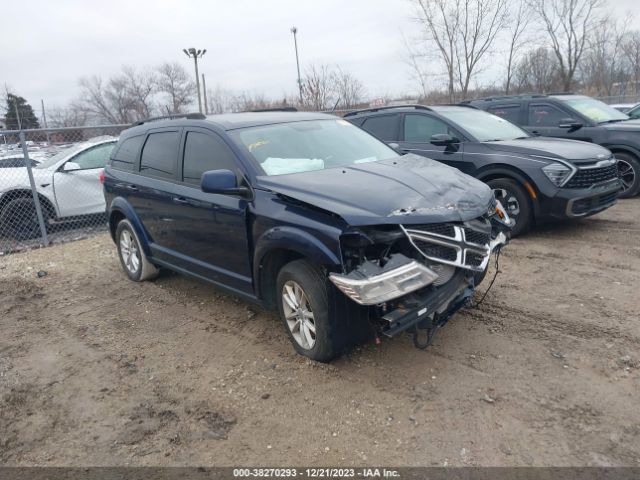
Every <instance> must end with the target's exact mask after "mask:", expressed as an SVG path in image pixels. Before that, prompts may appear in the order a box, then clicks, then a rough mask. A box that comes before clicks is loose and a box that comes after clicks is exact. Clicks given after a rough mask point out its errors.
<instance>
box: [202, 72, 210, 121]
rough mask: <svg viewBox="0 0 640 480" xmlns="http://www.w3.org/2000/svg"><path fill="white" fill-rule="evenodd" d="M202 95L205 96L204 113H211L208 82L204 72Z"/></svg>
mask: <svg viewBox="0 0 640 480" xmlns="http://www.w3.org/2000/svg"><path fill="white" fill-rule="evenodd" d="M202 96H203V97H204V114H205V115H209V107H208V106H207V82H205V81H204V73H203V74H202Z"/></svg>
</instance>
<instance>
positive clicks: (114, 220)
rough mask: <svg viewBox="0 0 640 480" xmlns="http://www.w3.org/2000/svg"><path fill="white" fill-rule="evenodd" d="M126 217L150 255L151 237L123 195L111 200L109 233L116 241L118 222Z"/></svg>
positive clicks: (143, 247) (145, 250)
mask: <svg viewBox="0 0 640 480" xmlns="http://www.w3.org/2000/svg"><path fill="white" fill-rule="evenodd" d="M124 219H126V220H129V222H130V223H131V225H132V226H133V228H134V229H135V231H136V235H138V239H139V240H140V243H141V244H142V245H141V247H142V249H143V250H144V253H145V254H146V255H149V256H150V255H151V249H150V248H149V243H150V242H151V239H150V238H149V235H148V234H147V231H146V230H145V228H144V226H143V225H142V222H141V221H140V218H139V217H138V215H137V214H136V212H135V210H134V209H133V207H132V206H131V204H130V203H129V202H127V201H126V200H125V199H124V198H122V197H116V198H115V199H114V200H113V201H112V202H111V205H110V207H109V212H108V221H109V233H110V234H111V238H112V239H113V241H114V242H115V241H116V238H115V236H116V228H117V227H118V223H119V222H120V221H121V220H124Z"/></svg>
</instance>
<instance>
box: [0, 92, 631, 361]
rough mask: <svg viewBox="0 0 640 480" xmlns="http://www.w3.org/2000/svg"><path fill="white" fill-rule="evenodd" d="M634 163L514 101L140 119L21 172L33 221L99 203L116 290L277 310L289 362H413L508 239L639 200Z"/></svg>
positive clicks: (621, 120)
mask: <svg viewBox="0 0 640 480" xmlns="http://www.w3.org/2000/svg"><path fill="white" fill-rule="evenodd" d="M553 137H556V138H553ZM558 137H560V138H558ZM585 140H587V141H585ZM639 152H640V122H634V121H633V120H630V119H629V118H628V117H627V116H626V115H625V114H623V113H621V112H619V111H617V110H615V109H612V108H610V107H607V106H606V105H604V104H602V103H601V102H597V101H594V100H593V99H590V98H588V97H583V96H578V95H551V96H546V95H544V96H543V95H527V96H510V97H495V98H487V99H480V100H474V101H470V102H465V103H463V104H460V105H450V106H433V107H427V106H422V105H405V106H394V107H379V108H370V109H364V110H360V111H355V112H351V113H349V114H347V115H346V116H345V117H344V118H337V117H334V116H332V115H326V114H319V113H310V112H304V113H302V112H291V111H286V112H282V111H281V112H274V111H263V112H247V113H239V114H225V115H212V116H208V117H205V116H204V115H201V114H189V115H182V116H178V117H176V116H172V117H171V118H164V119H162V118H160V119H150V120H148V121H143V122H138V124H136V125H135V126H133V127H132V128H130V129H128V130H126V131H124V132H123V133H122V134H121V136H120V138H119V139H118V140H117V143H116V139H115V138H101V139H94V140H93V141H91V142H86V143H83V144H79V145H76V146H74V147H72V148H70V149H68V150H66V151H64V152H61V153H60V154H58V155H56V156H54V157H51V158H49V159H46V160H44V161H41V162H39V163H37V164H35V166H34V169H33V171H34V176H35V177H36V183H37V188H38V194H39V195H40V198H41V203H42V204H43V205H44V209H45V211H46V216H47V219H48V220H52V221H64V219H65V218H74V217H77V216H80V215H88V214H96V213H103V212H105V205H106V214H107V218H108V224H109V230H110V232H111V236H112V238H113V240H114V242H115V244H116V246H117V250H118V255H119V258H120V262H121V264H122V268H123V270H124V272H125V273H126V275H127V276H128V277H129V278H130V279H131V280H133V281H144V280H149V279H152V278H154V277H155V276H156V275H157V274H158V272H159V269H160V268H167V269H171V270H174V271H177V272H180V273H184V274H188V275H191V276H194V277H196V278H199V279H201V280H205V281H208V282H211V283H213V284H214V285H216V286H218V287H220V288H222V289H224V290H226V291H228V292H230V293H232V294H234V295H238V296H240V297H243V298H245V299H247V300H249V301H252V302H255V303H257V304H260V305H262V306H264V307H265V308H270V309H274V310H277V311H278V313H279V316H280V318H281V321H282V323H283V325H284V327H285V330H286V332H287V334H288V335H289V338H290V340H291V342H292V344H293V346H294V348H295V350H296V351H297V352H299V353H300V354H302V355H305V356H308V357H309V358H312V359H314V360H318V361H329V360H331V359H332V358H335V357H336V356H338V355H340V354H341V353H342V352H344V351H345V350H347V349H348V348H349V347H350V346H352V345H354V344H356V343H359V342H362V341H366V340H368V339H371V338H377V337H379V336H381V335H385V336H388V337H394V336H396V335H398V334H400V333H401V332H411V333H412V334H413V336H414V343H415V344H416V346H418V347H421V348H423V347H426V346H428V345H429V344H430V343H431V342H432V340H433V336H434V334H435V332H436V331H437V330H438V329H439V328H441V327H443V326H444V325H445V324H446V323H447V321H448V320H449V319H450V318H451V316H452V315H453V314H455V312H456V311H458V310H459V309H460V308H462V307H463V306H465V305H467V304H468V303H469V301H470V299H471V298H472V297H473V293H474V291H475V289H476V287H477V286H478V285H479V284H480V283H481V282H482V281H483V280H484V277H485V275H486V273H487V270H488V265H489V263H490V262H491V259H492V258H495V259H496V262H497V257H498V256H499V254H500V251H501V249H502V248H503V247H504V246H505V245H506V244H508V242H509V239H510V238H511V236H516V235H521V234H524V233H525V232H526V231H527V230H528V229H529V228H531V226H532V225H534V224H535V223H536V222H540V221H543V220H546V219H564V220H566V219H573V218H580V217H585V216H588V215H593V214H596V213H599V212H602V211H603V210H605V209H607V208H609V207H611V206H612V205H614V204H615V203H616V202H617V200H618V197H619V196H626V197H629V196H632V195H634V194H635V193H637V190H638V179H639V175H638V158H640V156H636V155H637V154H638V153H639ZM34 163H35V162H34ZM105 164H106V166H105ZM102 167H104V169H103V168H102ZM13 168H14V167H12V166H11V165H9V164H7V165H6V166H5V167H4V170H5V171H6V170H11V169H13ZM21 173H24V168H23V169H22V171H21ZM1 180H2V177H0V222H1V223H0V224H1V225H4V226H5V227H4V228H5V233H7V232H8V233H11V234H18V233H20V232H24V231H25V230H29V229H33V232H34V234H35V233H37V223H36V221H35V212H32V211H31V210H29V208H32V207H30V206H32V205H33V204H32V202H31V200H30V198H29V195H27V194H30V191H29V188H28V179H26V180H25V178H24V177H22V178H21V179H20V181H19V182H17V183H16V182H13V183H11V185H5V184H2V183H1ZM25 182H26V183H25ZM100 183H102V184H103V186H100ZM102 189H103V190H102ZM81 190H82V191H83V195H80V196H79V195H78V192H79V191H81ZM25 211H27V212H29V215H27V216H26V217H27V218H29V219H30V220H29V221H26V222H25V221H24V220H22V219H24V218H25V215H24V212H25ZM21 222H22V223H21ZM7 225H8V226H9V227H8V230H7V227H6V226H7ZM423 337H424V338H423Z"/></svg>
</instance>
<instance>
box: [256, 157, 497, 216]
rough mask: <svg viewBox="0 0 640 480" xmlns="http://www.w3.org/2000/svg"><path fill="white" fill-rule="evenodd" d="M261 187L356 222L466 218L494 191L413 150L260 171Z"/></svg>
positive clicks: (481, 209)
mask: <svg viewBox="0 0 640 480" xmlns="http://www.w3.org/2000/svg"><path fill="white" fill-rule="evenodd" d="M258 185H259V187H261V188H265V189H269V190H271V191H273V192H276V193H279V194H281V195H285V196H287V197H291V198H294V199H296V200H299V201H302V202H305V203H308V204H310V205H313V206H315V207H318V208H321V209H324V210H327V211H329V212H333V213H336V214H338V215H340V216H341V217H342V218H343V219H344V220H345V221H346V222H347V223H349V224H350V225H353V226H358V225H380V224H399V223H407V224H417V223H435V222H452V221H467V220H471V219H474V218H477V217H479V216H481V215H483V214H485V213H487V211H488V209H489V207H490V205H491V203H492V202H493V193H492V192H491V189H490V188H489V187H488V186H487V185H485V184H484V183H482V182H480V181H479V180H476V179H475V178H473V177H470V176H469V175H466V174H464V173H462V172H461V171H459V170H458V169H455V168H452V167H449V166H447V165H444V164H442V163H440V162H436V161H435V160H430V159H428V158H424V157H420V156H417V155H414V154H408V155H404V156H402V157H397V158H393V159H390V160H382V161H379V162H371V163H360V164H355V165H351V166H348V167H338V168H329V169H325V170H316V171H311V172H303V173H293V174H289V175H278V176H271V177H267V176H261V177H258Z"/></svg>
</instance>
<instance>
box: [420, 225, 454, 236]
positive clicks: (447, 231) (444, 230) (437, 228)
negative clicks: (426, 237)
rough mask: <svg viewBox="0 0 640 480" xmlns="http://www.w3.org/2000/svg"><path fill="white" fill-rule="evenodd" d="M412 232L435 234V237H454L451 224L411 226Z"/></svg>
mask: <svg viewBox="0 0 640 480" xmlns="http://www.w3.org/2000/svg"><path fill="white" fill-rule="evenodd" d="M411 229H412V230H420V231H421V232H430V233H435V234H436V235H444V236H445V237H453V236H455V231H454V229H453V224H451V223H430V224H426V225H411Z"/></svg>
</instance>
